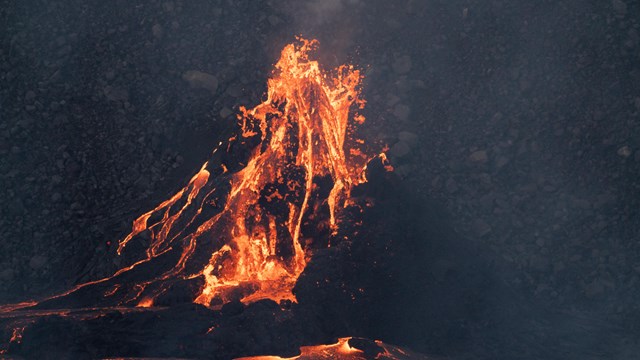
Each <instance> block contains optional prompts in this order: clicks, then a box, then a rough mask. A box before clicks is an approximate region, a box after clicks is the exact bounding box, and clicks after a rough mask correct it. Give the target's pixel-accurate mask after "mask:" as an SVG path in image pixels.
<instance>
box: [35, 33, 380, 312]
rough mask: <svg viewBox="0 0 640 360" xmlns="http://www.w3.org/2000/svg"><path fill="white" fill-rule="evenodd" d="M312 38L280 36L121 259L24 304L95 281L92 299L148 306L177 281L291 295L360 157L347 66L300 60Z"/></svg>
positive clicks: (356, 95)
mask: <svg viewBox="0 0 640 360" xmlns="http://www.w3.org/2000/svg"><path fill="white" fill-rule="evenodd" d="M316 48H317V41H315V40H311V41H308V40H305V39H299V40H298V41H297V42H296V43H294V44H290V45H287V46H286V47H285V48H284V49H283V50H282V53H281V57H280V59H279V61H278V62H277V63H276V65H275V70H274V72H273V75H272V77H271V78H270V79H269V80H268V84H267V85H268V90H267V99H266V100H265V101H264V102H262V103H261V104H259V105H257V106H255V107H254V108H252V109H246V108H240V113H239V114H238V116H237V118H238V120H239V133H238V134H237V135H235V136H233V137H231V138H230V139H229V140H228V141H227V142H226V143H222V142H221V143H220V146H219V147H218V148H217V149H215V150H214V151H213V153H212V158H211V159H210V160H209V161H207V162H206V163H205V164H204V165H203V166H202V168H201V169H200V171H199V172H198V173H197V174H196V175H194V176H193V177H192V179H191V181H189V183H188V184H187V186H185V187H184V188H182V189H181V190H180V191H178V192H177V193H176V194H175V195H173V196H172V197H171V198H169V199H168V200H166V201H164V202H162V203H161V204H160V205H158V206H157V207H156V208H155V209H153V210H151V211H149V212H147V213H145V214H143V215H141V216H140V217H138V218H137V219H136V220H135V221H134V222H133V228H132V231H131V233H130V234H129V235H127V236H126V237H125V238H124V239H123V240H121V241H120V242H119V244H118V249H117V253H118V254H119V255H123V256H124V255H127V256H125V259H128V260H126V261H128V262H129V265H127V266H124V267H123V268H121V269H120V270H118V271H117V272H116V273H115V274H114V275H113V276H111V277H108V278H104V279H100V280H97V281H92V282H89V283H85V284H81V285H78V286H76V287H75V288H73V289H71V290H70V291H68V292H66V293H64V294H61V295H58V296H55V297H52V298H49V299H47V300H45V302H48V303H45V304H44V305H43V302H41V303H40V304H38V305H36V306H41V307H42V306H44V307H49V308H51V307H54V306H59V305H58V304H59V303H62V304H64V302H62V300H63V299H64V298H65V297H67V296H73V297H75V300H74V302H75V303H78V304H81V303H82V302H83V301H85V299H95V297H94V296H93V295H91V294H93V293H94V292H95V291H96V289H97V292H98V293H99V294H101V297H102V300H101V303H102V304H103V305H107V306H121V305H136V306H139V307H151V306H154V305H155V304H156V299H157V298H158V297H159V296H163V295H166V294H165V293H167V292H171V291H174V292H175V288H178V287H180V286H181V284H187V283H188V284H190V285H189V286H191V288H193V286H192V285H193V284H194V283H195V284H198V285H197V286H196V287H195V289H193V290H189V291H188V292H189V294H188V295H187V296H190V298H191V301H193V302H196V303H199V304H203V305H205V306H217V305H222V304H224V303H227V302H229V301H231V300H234V299H235V300H241V301H242V302H244V303H251V302H254V301H257V300H260V299H272V300H275V301H281V300H290V301H295V300H296V299H295V296H294V295H293V293H292V289H293V287H294V285H295V283H296V280H297V279H298V276H299V275H300V274H301V273H302V271H303V270H304V269H305V266H306V264H307V261H308V259H309V257H310V256H311V255H312V252H313V250H314V249H318V248H322V247H327V246H330V242H331V237H332V235H335V234H336V233H337V230H338V227H339V226H340V222H341V220H340V213H341V210H342V209H344V208H345V207H346V206H347V205H348V204H349V201H348V200H349V197H350V191H351V189H352V188H353V187H354V186H355V185H358V184H360V183H363V182H366V178H365V175H364V171H365V169H366V164H367V162H368V161H369V160H370V159H371V158H372V156H368V155H366V154H365V151H363V150H362V147H363V146H364V142H363V141H362V140H358V139H356V137H355V135H354V132H355V131H354V129H355V126H356V125H358V124H361V123H362V122H363V121H364V116H362V115H361V114H359V113H358V111H359V110H360V109H362V108H363V107H364V104H365V102H364V100H363V99H362V98H361V97H360V89H359V88H360V84H361V80H362V76H361V74H360V72H359V70H357V69H355V68H354V67H353V66H350V65H343V66H340V67H338V68H336V69H333V70H331V71H324V70H323V69H321V67H320V65H319V63H318V62H317V61H315V60H312V59H310V58H309V55H310V53H311V52H312V51H314V50H315V49H316ZM132 244H135V245H134V246H132ZM141 244H142V246H143V248H142V249H140V246H141ZM136 246H137V248H136ZM141 253H142V256H140V254H141ZM131 254H134V255H133V256H130V255H131ZM136 259H137V260H136ZM186 287H188V286H186ZM184 288H185V286H183V287H182V288H181V289H184ZM191 288H190V289H191ZM183 293H184V291H183ZM87 294H89V295H87ZM55 301H58V304H56V303H55ZM90 301H94V300H90ZM84 305H85V306H94V305H95V303H86V304H84Z"/></svg>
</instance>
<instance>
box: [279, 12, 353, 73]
mask: <svg viewBox="0 0 640 360" xmlns="http://www.w3.org/2000/svg"><path fill="white" fill-rule="evenodd" d="M363 5H364V4H363V2H362V0H310V1H299V0H288V1H283V2H281V3H279V7H280V9H279V10H280V11H281V12H282V13H283V14H285V15H286V16H287V17H289V19H290V20H291V27H292V29H291V32H292V33H293V34H302V35H303V36H307V37H311V38H316V39H318V40H320V42H321V43H322V44H323V45H322V46H323V48H324V50H325V51H328V52H330V53H331V54H332V57H333V59H327V60H332V61H331V62H332V63H333V62H334V61H336V60H338V61H342V60H344V55H346V54H347V53H348V49H349V48H350V47H351V46H353V44H354V41H353V40H354V37H355V35H356V34H357V32H358V31H359V29H361V25H362V24H361V23H360V22H361V16H360V15H361V13H362V9H363Z"/></svg>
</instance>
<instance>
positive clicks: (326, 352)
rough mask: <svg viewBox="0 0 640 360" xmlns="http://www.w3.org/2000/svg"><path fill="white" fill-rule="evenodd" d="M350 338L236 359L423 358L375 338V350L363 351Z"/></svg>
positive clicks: (344, 359)
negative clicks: (284, 354) (279, 353)
mask: <svg viewBox="0 0 640 360" xmlns="http://www.w3.org/2000/svg"><path fill="white" fill-rule="evenodd" d="M351 339H352V338H350V337H346V338H340V339H338V342H337V343H335V344H330V345H314V346H303V347H301V348H300V355H297V356H294V357H290V358H283V357H280V356H271V355H267V356H249V357H243V358H238V359H236V360H329V359H336V360H367V359H379V360H402V359H424V360H427V357H425V356H424V355H421V354H418V353H414V352H411V351H409V350H404V349H401V348H399V347H396V346H391V345H387V344H385V343H383V342H382V341H378V340H376V341H375V342H373V343H374V344H375V347H376V350H377V352H375V353H370V354H367V353H365V351H363V350H360V349H358V348H355V347H353V346H351V345H350V344H349V340H351Z"/></svg>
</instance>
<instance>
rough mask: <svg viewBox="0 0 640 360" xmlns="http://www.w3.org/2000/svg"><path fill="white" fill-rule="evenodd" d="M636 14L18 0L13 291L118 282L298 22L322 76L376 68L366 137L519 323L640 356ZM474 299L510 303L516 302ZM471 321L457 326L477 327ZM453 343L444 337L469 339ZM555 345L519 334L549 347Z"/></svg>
mask: <svg viewBox="0 0 640 360" xmlns="http://www.w3.org/2000/svg"><path fill="white" fill-rule="evenodd" d="M638 14H640V6H638V4H637V3H635V2H632V1H629V0H614V1H600V2H589V1H583V0H580V1H572V2H569V1H567V2H560V1H538V2H535V4H533V3H531V4H530V3H529V2H525V1H506V0H504V1H503V0H497V1H492V2H486V1H471V0H469V1H459V0H453V1H428V0H416V1H410V0H405V1H382V0H376V1H364V0H329V1H321V0H317V1H265V2H262V1H260V2H259V1H249V0H236V1H206V2H205V1H158V2H156V1H115V2H81V1H65V2H61V3H53V2H47V1H31V0H29V1H21V2H13V1H3V2H1V5H0V24H2V25H1V26H2V31H1V32H0V79H1V80H2V84H3V86H1V87H0V203H2V204H3V205H2V206H0V246H1V249H2V251H1V252H0V301H1V302H3V303H6V302H12V301H19V300H23V299H27V298H34V297H39V296H42V295H44V294H51V293H54V292H56V291H59V290H64V289H67V288H68V287H69V286H71V285H72V284H75V283H78V282H80V281H84V280H89V279H95V278H98V277H100V276H104V275H109V274H111V273H112V272H113V271H114V269H116V268H117V267H118V259H117V257H115V256H114V249H113V245H114V244H115V243H117V240H118V239H119V238H120V237H122V236H123V235H125V234H126V233H127V232H128V230H129V228H130V225H131V221H132V220H133V219H134V218H135V217H137V215H139V214H140V213H142V212H145V211H147V210H148V209H150V208H153V207H154V206H155V205H157V203H159V202H160V201H162V200H164V199H165V198H166V197H167V195H169V194H172V193H173V192H175V190H177V189H179V188H180V187H182V186H183V185H184V184H185V182H186V181H187V180H188V179H189V178H190V176H191V175H193V173H194V172H195V171H197V169H198V167H199V166H200V164H201V163H202V162H203V161H204V160H206V159H207V157H208V155H209V153H210V150H211V149H213V148H214V146H215V144H217V143H218V142H219V141H220V140H222V139H226V138H228V137H229V136H230V132H231V131H232V129H233V127H234V126H233V125H234V122H235V120H234V119H235V118H234V115H233V114H234V113H235V111H236V110H237V107H238V106H239V105H255V104H256V103H257V102H259V101H260V100H261V99H262V98H263V93H264V91H265V89H266V86H265V83H266V78H267V77H268V75H269V71H270V70H271V66H272V64H273V62H275V60H276V59H277V56H278V52H279V51H280V49H281V48H282V45H283V44H285V43H288V42H291V41H292V40H293V39H294V36H295V35H296V34H302V35H304V36H306V37H313V38H318V39H319V40H320V43H321V52H320V58H321V59H322V61H323V62H324V63H325V64H327V67H330V66H333V65H336V64H339V63H342V62H343V61H345V60H347V61H350V62H352V63H354V64H356V65H358V66H360V67H362V68H363V69H365V73H366V80H365V87H364V96H365V98H366V99H367V100H368V105H367V110H366V112H365V115H366V116H367V124H366V125H365V128H366V132H367V133H368V134H369V135H370V141H372V142H374V141H378V142H379V143H380V144H388V145H389V146H390V150H389V154H390V157H391V159H392V162H393V163H394V166H395V168H396V173H397V174H398V175H399V176H401V177H402V178H403V183H404V185H403V186H405V187H406V188H408V189H411V191H413V192H414V193H415V196H416V197H422V198H423V199H425V200H424V202H425V203H428V204H433V205H430V206H432V208H433V209H434V210H432V211H433V212H435V214H437V215H435V216H430V217H429V221H438V222H440V221H441V222H442V223H438V224H435V223H434V226H442V224H447V226H450V227H451V228H452V229H453V230H454V231H455V232H456V233H457V234H459V236H460V238H462V239H464V241H466V242H467V244H468V246H469V248H473V249H480V250H479V251H485V252H486V253H483V254H482V256H481V258H482V259H491V260H487V261H485V264H484V266H485V269H487V270H486V271H488V272H491V271H494V272H495V273H496V274H499V275H500V277H501V278H504V282H505V283H506V284H507V285H508V288H509V289H510V291H513V292H515V293H517V294H518V295H517V296H510V297H509V299H511V301H512V300H513V299H521V302H522V303H526V304H525V306H524V307H523V308H524V309H529V313H530V314H527V312H526V311H523V312H522V317H523V319H524V318H527V319H529V318H530V317H531V316H532V315H531V314H535V316H536V317H537V318H538V323H537V326H535V327H534V328H532V330H531V331H532V333H534V332H538V333H545V332H546V333H550V334H553V331H554V330H555V331H558V328H559V327H560V328H561V329H560V330H561V331H562V334H563V336H567V338H568V339H567V341H568V342H570V343H571V344H572V346H571V347H570V349H571V351H572V353H570V354H566V357H565V358H567V359H569V358H576V359H584V358H589V356H591V357H592V358H603V356H606V357H604V358H615V359H629V358H633V356H632V354H633V351H634V350H636V349H637V348H638V345H639V344H638V340H637V339H638V338H640V336H639V335H638V333H639V332H640V329H639V328H638V324H639V323H640V319H639V316H638V313H639V310H640V308H639V305H638V304H637V297H638V295H640V243H638V241H637V239H640V217H639V216H640V214H639V211H638V209H639V207H640V181H639V180H638V179H639V178H640V16H639V15H638ZM431 241H432V240H431ZM461 246H464V245H461ZM463 253H464V254H468V255H467V256H468V257H469V258H464V257H462V258H455V259H451V258H447V257H446V256H443V258H442V259H444V260H442V259H440V261H439V259H437V258H436V259H433V258H429V259H428V260H429V261H432V262H434V266H433V268H432V272H431V273H430V274H428V275H425V276H429V277H430V278H431V279H432V280H434V281H438V282H443V281H447V279H448V277H447V274H448V273H449V270H451V269H456V268H457V267H458V266H460V265H459V264H461V263H465V262H474V263H475V262H476V261H477V259H474V258H473V254H469V252H460V254H463ZM456 254H457V253H456ZM423 275H424V274H423ZM457 279H458V278H457ZM458 280H459V279H458ZM473 281H474V284H477V279H474V280H473ZM451 286H453V287H455V286H459V287H461V288H464V287H465V286H467V284H465V283H464V279H463V280H460V281H459V282H458V283H455V284H451ZM429 290H430V289H429V288H416V289H415V292H416V293H418V294H420V296H418V298H422V297H428V296H427V295H425V294H428V293H429ZM476 296H477V298H474V297H473V296H471V298H470V299H469V303H470V304H474V303H481V302H483V301H485V300H487V299H491V301H492V302H493V303H494V305H496V306H499V305H500V303H499V301H500V299H502V298H503V297H504V294H503V293H502V291H500V292H496V293H495V294H494V293H491V291H490V289H489V290H487V291H485V292H484V293H482V294H476ZM429 304H437V302H436V301H430V302H429ZM425 306H426V305H425ZM505 308H511V304H507V303H505ZM430 311H433V310H430ZM551 311H553V312H551ZM558 314H562V315H558ZM458 315H460V318H456V319H453V318H452V319H448V320H450V321H451V322H455V321H464V320H465V319H466V318H474V317H477V314H476V313H475V312H474V307H473V306H470V307H469V309H468V313H464V312H462V313H460V314H458ZM538 315H539V316H538ZM517 316H518V315H517V313H516V314H514V315H512V316H511V317H510V318H509V321H513V322H518V318H517ZM514 317H515V318H514ZM440 320H441V321H443V323H446V321H445V320H447V319H444V320H443V319H440ZM440 320H439V321H440ZM482 321H483V319H476V322H477V323H481V322H482ZM409 328H411V327H406V328H405V329H409ZM434 328H435V327H434V326H432V327H429V329H434ZM492 329H493V328H492ZM412 331H413V332H414V333H413V334H412V335H407V338H410V339H414V337H415V336H417V335H415V333H417V332H418V330H416V329H413V330H412ZM434 331H435V330H434ZM496 333H500V334H502V333H501V332H499V331H498V330H496ZM429 336H435V335H434V334H424V338H420V339H417V340H412V341H413V344H414V345H415V344H426V343H428V340H425V339H428V337H429ZM438 336H443V335H442V334H438ZM448 336H450V338H449V340H450V341H449V342H444V341H442V340H439V343H438V344H441V345H442V344H446V346H449V347H451V348H454V347H455V346H456V339H457V338H458V337H459V334H457V333H455V332H453V333H451V334H449V335H448ZM398 337H401V336H398ZM540 339H541V336H532V337H531V338H527V337H525V338H519V339H517V340H515V339H514V340H513V341H519V342H522V341H524V342H525V343H526V341H530V342H531V344H525V345H529V346H530V348H531V349H532V352H531V353H536V352H535V351H534V350H533V349H536V348H537V347H540V346H544V344H543V343H542V344H541V343H540V341H541V340H540ZM409 342H410V344H409V345H411V341H409ZM580 343H582V344H583V345H584V346H583V347H582V348H581V347H580V346H578V345H580ZM594 343H602V344H610V345H608V346H609V347H610V348H609V351H608V352H605V351H604V350H603V349H600V348H598V349H593V347H592V345H593V344H594ZM442 346H445V345H442ZM474 346H475V348H476V349H484V350H486V353H492V352H494V353H498V352H500V351H501V348H500V347H502V348H503V349H508V348H510V341H509V339H506V340H505V341H504V343H502V342H501V343H499V344H496V343H486V344H483V343H479V344H474ZM604 346H607V345H604ZM419 347H420V346H419ZM496 347H497V348H496ZM511 348H513V347H511ZM522 348H525V349H526V348H527V346H524V347H522V344H519V345H518V349H522ZM424 349H432V347H429V346H425V347H424ZM418 350H422V349H418ZM444 352H445V353H446V351H444ZM505 352H508V351H506V350H505ZM520 354H522V356H523V358H527V356H528V355H527V354H526V352H520ZM603 354H605V355H603ZM531 356H533V355H531ZM572 356H573V357H572ZM531 358H535V357H531Z"/></svg>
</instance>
